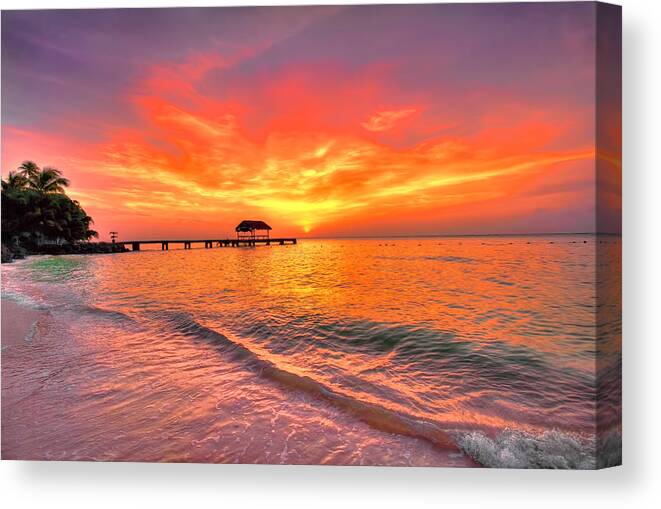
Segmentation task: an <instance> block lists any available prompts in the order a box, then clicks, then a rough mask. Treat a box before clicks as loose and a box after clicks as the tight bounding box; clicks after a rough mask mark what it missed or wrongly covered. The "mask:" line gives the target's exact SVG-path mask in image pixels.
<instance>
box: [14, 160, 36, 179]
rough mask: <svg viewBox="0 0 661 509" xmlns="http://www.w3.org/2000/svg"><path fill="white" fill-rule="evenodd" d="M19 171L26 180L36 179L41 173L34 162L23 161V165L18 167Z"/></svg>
mask: <svg viewBox="0 0 661 509" xmlns="http://www.w3.org/2000/svg"><path fill="white" fill-rule="evenodd" d="M18 170H19V172H20V173H21V174H22V175H23V177H25V178H26V179H32V178H36V176H37V174H38V173H39V171H41V170H40V168H39V166H38V165H37V163H35V162H34V161H23V164H21V165H20V166H19V167H18Z"/></svg>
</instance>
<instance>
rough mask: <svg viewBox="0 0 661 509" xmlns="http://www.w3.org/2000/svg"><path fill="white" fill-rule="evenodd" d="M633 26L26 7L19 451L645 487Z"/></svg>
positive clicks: (14, 170) (20, 127) (7, 452)
mask: <svg viewBox="0 0 661 509" xmlns="http://www.w3.org/2000/svg"><path fill="white" fill-rule="evenodd" d="M620 117H621V9H620V7H618V6H614V5H608V4H603V3H595V2H559V3H555V2H554V3H545V2H534V3H497V4H489V3H478V4H447V5H444V4H427V5H415V4H409V5H369V6H361V5H336V6H314V5H311V6H295V7H294V6H290V7H216V8H153V9H90V10H32V11H21V10H14V11H10V10H8V11H4V12H2V262H3V265H2V313H1V315H2V458H3V459H4V460H44V461H48V460H58V461H59V460H67V461H118V462H125V461H139V462H191V463H193V462H195V463H260V464H320V465H372V466H438V467H496V468H549V469H556V468H559V469H598V468H603V467H609V466H615V465H619V464H620V463H621V447H622V446H621V444H622V438H621V437H622V427H621V408H622V407H621V291H620V287H621V277H620V274H621V184H620V182H621V141H620V140H621V120H620Z"/></svg>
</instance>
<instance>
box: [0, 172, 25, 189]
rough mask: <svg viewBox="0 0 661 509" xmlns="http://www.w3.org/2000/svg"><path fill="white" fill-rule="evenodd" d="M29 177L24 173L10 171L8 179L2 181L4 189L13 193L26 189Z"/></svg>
mask: <svg viewBox="0 0 661 509" xmlns="http://www.w3.org/2000/svg"><path fill="white" fill-rule="evenodd" d="M26 184H27V179H26V178H25V176H23V174H22V173H19V172H15V171H10V172H9V175H7V180H3V181H2V190H3V191H5V192H6V193H11V192H15V191H19V190H23V189H25V186H26Z"/></svg>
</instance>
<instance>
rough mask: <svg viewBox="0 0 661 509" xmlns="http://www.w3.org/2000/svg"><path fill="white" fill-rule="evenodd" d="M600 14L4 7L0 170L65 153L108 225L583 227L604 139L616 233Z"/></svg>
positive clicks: (179, 232)
mask: <svg viewBox="0 0 661 509" xmlns="http://www.w3.org/2000/svg"><path fill="white" fill-rule="evenodd" d="M595 12H596V11H595V6H594V4H591V3H575V4H574V3H557V4H527V5H526V4H518V5H517V4H500V5H499V4H475V5H466V4H464V5H436V6H434V5H429V6H388V7H383V6H372V7H370V6H367V7H345V6H336V7H288V8H210V9H203V8H191V9H155V10H147V9H132V10H87V11H65V10H61V11H31V12H29V11H15V12H6V11H5V12H3V14H2V142H3V143H2V174H3V177H4V176H6V175H7V173H8V172H9V171H10V170H14V169H15V168H16V167H17V166H18V165H20V163H21V161H23V160H25V159H32V160H34V161H36V162H37V163H38V164H40V165H42V166H49V165H50V166H56V167H58V168H60V169H61V170H63V172H64V173H65V176H66V177H68V178H70V179H71V181H72V185H71V188H70V191H69V193H70V195H71V196H72V197H74V198H75V199H77V200H79V201H80V202H81V204H82V205H83V207H84V208H85V209H86V211H87V212H88V213H89V214H90V215H91V216H92V217H93V218H94V219H95V223H96V225H95V229H97V230H98V231H99V232H100V234H101V238H102V239H107V238H108V232H109V231H110V230H117V231H119V232H120V238H124V239H128V238H129V237H130V238H144V239H147V238H157V237H182V236H185V237H189V238H190V237H196V236H199V237H200V238H201V237H204V236H215V235H222V236H225V235H228V234H232V232H233V227H234V226H235V225H236V224H237V223H238V222H239V221H240V220H242V219H263V220H265V221H267V222H268V223H270V224H271V225H272V226H273V228H274V232H273V234H274V235H297V236H305V235H309V236H342V235H386V234H393V235H401V234H416V235H417V234H426V235H427V234H461V233H526V232H539V233H544V232H592V231H595V228H596V226H595V222H596V217H595V182H596V178H595V158H596V157H597V152H599V154H598V157H599V158H600V160H601V162H602V163H603V165H604V166H603V167H604V171H603V172H602V173H603V174H604V175H605V180H604V181H605V182H607V184H606V186H605V187H606V188H608V189H610V191H608V192H610V193H611V194H612V197H610V198H608V199H606V203H607V205H606V207H605V208H607V209H608V208H610V210H609V213H607V214H605V216H604V217H607V218H609V219H608V221H607V222H608V224H605V225H602V226H600V229H605V230H609V231H617V230H618V229H619V222H618V219H617V218H618V217H619V206H620V205H619V197H618V194H619V188H618V185H619V175H620V163H619V151H618V147H617V142H616V140H617V139H619V133H620V124H619V109H618V107H616V106H613V107H612V111H611V110H609V111H611V113H612V115H610V117H609V116H608V115H606V117H605V118H610V119H611V122H610V123H608V125H607V126H606V127H605V128H604V132H603V133H602V135H603V137H604V138H603V139H604V140H605V141H606V146H608V147H609V148H608V149H603V150H602V148H601V146H600V149H599V151H596V149H595V136H596V135H597V134H596V130H595V78H596V74H597V71H596V68H595V46H596V40H597V34H596V30H595V27H596V22H595V20H596V15H595ZM605 51H610V50H608V48H606V50H605ZM605 79H606V80H608V79H610V75H609V73H608V72H606V74H605ZM613 88H614V90H611V91H610V93H611V96H612V97H615V96H616V95H617V93H619V88H617V87H613ZM606 99H608V97H606ZM606 106H607V107H609V105H606ZM609 140H610V143H609ZM609 186H610V187H609Z"/></svg>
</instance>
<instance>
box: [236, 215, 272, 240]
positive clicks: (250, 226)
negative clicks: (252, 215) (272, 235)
mask: <svg viewBox="0 0 661 509" xmlns="http://www.w3.org/2000/svg"><path fill="white" fill-rule="evenodd" d="M272 229H273V228H271V227H270V226H269V225H268V224H266V223H265V222H264V221H253V220H250V219H244V220H243V221H241V222H240V223H239V224H238V225H237V227H236V228H235V229H234V230H235V231H236V236H237V237H238V238H245V237H250V238H252V239H256V238H268V237H269V231H270V230H272ZM257 232H264V233H259V234H258V233H257Z"/></svg>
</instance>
